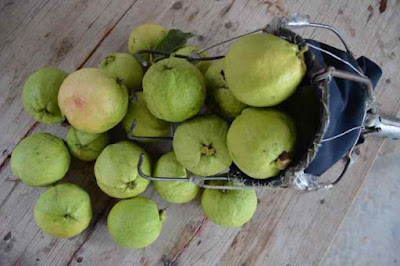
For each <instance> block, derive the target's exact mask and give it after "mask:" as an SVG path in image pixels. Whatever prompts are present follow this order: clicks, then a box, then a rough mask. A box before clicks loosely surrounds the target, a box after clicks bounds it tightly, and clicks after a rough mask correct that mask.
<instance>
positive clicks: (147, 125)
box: [122, 92, 171, 137]
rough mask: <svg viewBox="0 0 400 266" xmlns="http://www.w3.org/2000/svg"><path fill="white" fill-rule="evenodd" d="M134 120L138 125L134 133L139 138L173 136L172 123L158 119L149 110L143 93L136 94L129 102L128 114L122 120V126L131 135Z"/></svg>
mask: <svg viewBox="0 0 400 266" xmlns="http://www.w3.org/2000/svg"><path fill="white" fill-rule="evenodd" d="M133 120H136V125H135V127H134V129H133V131H132V135H133V136H137V137H167V136H169V135H171V123H169V122H167V121H164V120H161V119H158V118H157V117H155V116H154V115H153V114H152V113H151V112H150V111H149V109H148V108H147V106H146V103H145V102H144V96H143V92H136V93H135V97H134V98H133V99H132V100H131V101H130V102H129V106H128V112H127V113H126V116H125V118H124V119H123V120H122V126H123V127H124V129H125V131H126V133H127V134H129V132H130V129H131V125H132V123H133Z"/></svg>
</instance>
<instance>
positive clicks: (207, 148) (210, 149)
mask: <svg viewBox="0 0 400 266" xmlns="http://www.w3.org/2000/svg"><path fill="white" fill-rule="evenodd" d="M215 152H216V150H215V149H214V148H213V147H212V146H211V145H209V146H207V145H204V146H203V147H201V154H202V155H213V154H215Z"/></svg>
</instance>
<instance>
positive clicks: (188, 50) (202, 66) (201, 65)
mask: <svg viewBox="0 0 400 266" xmlns="http://www.w3.org/2000/svg"><path fill="white" fill-rule="evenodd" d="M199 51H201V48H200V47H197V46H194V45H186V46H184V47H182V48H179V49H178V50H176V51H175V52H174V53H175V54H179V55H186V56H189V55H191V54H192V53H193V52H199ZM200 56H201V57H207V53H206V52H202V53H200ZM211 64H212V62H211V61H196V63H195V66H196V67H197V68H198V69H199V70H200V72H201V73H202V74H203V75H205V74H206V72H207V70H208V68H209V67H210V65H211Z"/></svg>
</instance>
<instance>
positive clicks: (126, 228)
mask: <svg viewBox="0 0 400 266" xmlns="http://www.w3.org/2000/svg"><path fill="white" fill-rule="evenodd" d="M165 217H166V211H165V210H161V211H159V210H158V207H157V204H156V203H155V202H154V201H152V200H150V199H148V198H145V197H136V198H133V199H125V200H121V201H119V202H118V203H117V204H115V205H114V207H113V208H112V209H111V211H110V213H109V214H108V218H107V229H108V232H109V233H110V235H111V236H112V238H113V239H114V241H115V242H116V243H117V244H118V245H119V246H121V247H123V248H144V247H147V246H148V245H150V244H151V243H153V242H154V241H155V240H156V239H157V238H158V236H159V235H160V233H161V229H162V224H163V222H164V220H165Z"/></svg>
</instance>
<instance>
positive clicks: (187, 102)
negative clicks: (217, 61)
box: [143, 57, 206, 122]
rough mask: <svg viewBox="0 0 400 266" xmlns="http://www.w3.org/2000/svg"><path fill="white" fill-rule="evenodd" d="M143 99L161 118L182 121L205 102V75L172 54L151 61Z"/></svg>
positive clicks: (146, 76)
mask: <svg viewBox="0 0 400 266" xmlns="http://www.w3.org/2000/svg"><path fill="white" fill-rule="evenodd" d="M143 92H144V100H145V102H146V104H147V107H148V108H149V110H150V112H151V113H152V114H153V115H154V116H156V117H158V118H159V119H162V120H166V121H170V122H182V121H184V120H186V119H188V118H190V117H192V116H194V115H196V114H197V113H198V112H199V111H200V109H201V107H202V106H203V104H204V99H205V97H206V86H205V82H204V78H203V75H202V74H201V73H200V71H199V70H198V69H197V68H196V67H195V66H194V65H192V64H191V63H189V62H188V61H186V60H184V59H179V58H174V57H170V58H167V59H164V60H161V61H159V62H157V63H155V64H154V65H152V66H151V67H150V68H149V70H148V71H147V72H146V74H145V75H144V78H143Z"/></svg>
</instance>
